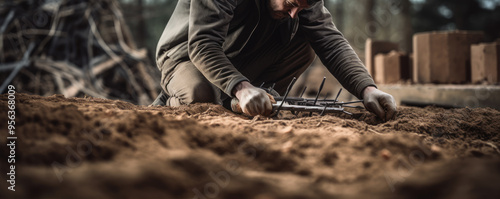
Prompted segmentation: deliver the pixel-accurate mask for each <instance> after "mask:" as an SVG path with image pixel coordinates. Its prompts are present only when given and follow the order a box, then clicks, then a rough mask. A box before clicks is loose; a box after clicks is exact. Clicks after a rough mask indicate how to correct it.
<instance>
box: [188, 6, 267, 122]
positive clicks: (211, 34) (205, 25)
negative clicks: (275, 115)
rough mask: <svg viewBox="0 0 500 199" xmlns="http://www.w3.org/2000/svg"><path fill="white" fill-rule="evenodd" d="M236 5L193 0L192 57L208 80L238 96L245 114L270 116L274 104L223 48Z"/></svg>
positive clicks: (190, 24) (190, 30)
mask: <svg viewBox="0 0 500 199" xmlns="http://www.w3.org/2000/svg"><path fill="white" fill-rule="evenodd" d="M235 7H236V1H235V0H191V7H190V16H189V33H188V34H189V38H188V52H189V58H190V59H191V61H192V62H193V64H194V65H195V66H196V67H197V68H198V70H200V72H201V73H202V74H203V75H204V76H205V78H207V80H208V81H210V82H211V83H212V84H214V85H215V86H217V87H219V88H220V89H221V90H222V91H224V92H225V93H226V94H227V95H229V96H231V97H237V98H238V100H239V101H240V106H241V108H242V110H243V112H244V113H246V114H249V115H252V116H253V115H258V114H261V115H269V114H270V113H271V110H272V106H271V101H270V99H269V97H268V96H267V94H266V92H265V91H264V90H262V89H259V88H256V87H254V86H252V85H251V84H250V83H249V81H248V79H247V78H246V77H245V76H243V75H242V74H241V73H240V72H239V71H238V70H237V69H236V68H235V67H234V66H233V65H232V63H231V62H230V61H229V59H228V58H227V57H226V55H225V54H224V50H223V48H222V44H223V43H224V41H225V38H226V36H227V31H228V28H229V23H230V22H231V20H232V18H233V15H234V13H233V11H234V9H235Z"/></svg>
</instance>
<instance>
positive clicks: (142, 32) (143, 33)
mask: <svg viewBox="0 0 500 199" xmlns="http://www.w3.org/2000/svg"><path fill="white" fill-rule="evenodd" d="M143 11H144V3H143V0H137V15H136V16H137V18H138V20H137V21H138V23H137V38H136V39H137V44H138V46H139V47H140V48H143V47H145V46H146V39H147V38H148V32H147V27H146V20H145V19H144V12H143Z"/></svg>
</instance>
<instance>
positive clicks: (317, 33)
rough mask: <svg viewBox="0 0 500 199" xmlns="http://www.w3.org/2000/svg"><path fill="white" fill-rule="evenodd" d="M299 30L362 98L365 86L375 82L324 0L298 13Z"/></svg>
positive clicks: (330, 68) (338, 76)
mask: <svg viewBox="0 0 500 199" xmlns="http://www.w3.org/2000/svg"><path fill="white" fill-rule="evenodd" d="M299 19H300V21H299V23H300V24H299V31H302V32H303V33H304V34H305V36H306V37H307V39H308V41H309V43H310V44H311V46H312V48H313V49H314V51H315V52H316V54H317V55H318V57H319V58H320V59H321V61H322V62H323V64H324V65H325V66H326V67H327V68H328V70H329V71H330V73H332V75H333V76H335V78H337V80H339V82H340V83H341V84H342V86H343V87H344V88H346V89H347V90H348V91H349V92H351V93H352V94H354V95H355V96H356V97H358V98H360V99H361V95H362V92H363V89H364V88H366V87H367V86H376V85H375V82H374V81H373V79H372V77H371V76H370V74H369V73H368V71H367V70H366V67H365V66H364V65H363V63H362V62H361V60H360V59H359V57H358V56H357V55H356V53H355V52H354V50H353V49H352V48H351V46H350V45H349V43H348V42H347V40H346V39H345V38H344V36H343V35H342V33H340V31H339V30H337V28H336V27H335V25H334V24H333V21H332V16H331V15H330V12H328V10H327V9H326V8H325V7H324V4H323V1H321V2H319V3H316V4H315V5H313V6H312V7H310V8H308V9H305V10H303V11H301V12H300V13H299Z"/></svg>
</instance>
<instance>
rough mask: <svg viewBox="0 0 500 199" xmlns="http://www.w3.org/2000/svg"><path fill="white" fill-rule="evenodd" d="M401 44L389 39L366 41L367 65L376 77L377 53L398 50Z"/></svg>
mask: <svg viewBox="0 0 500 199" xmlns="http://www.w3.org/2000/svg"><path fill="white" fill-rule="evenodd" d="M398 49H399V45H398V44H397V43H392V42H388V41H374V40H372V39H367V40H366V43H365V65H366V68H367V70H368V72H369V73H370V74H371V75H372V77H375V74H376V71H375V66H374V65H375V64H374V63H375V55H377V54H379V53H389V52H391V51H393V50H398Z"/></svg>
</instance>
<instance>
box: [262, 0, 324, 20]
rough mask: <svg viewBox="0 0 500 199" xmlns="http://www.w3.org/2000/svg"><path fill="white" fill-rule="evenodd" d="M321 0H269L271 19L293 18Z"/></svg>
mask: <svg viewBox="0 0 500 199" xmlns="http://www.w3.org/2000/svg"><path fill="white" fill-rule="evenodd" d="M319 1H321V0H269V11H270V12H271V17H272V18H273V19H284V18H287V17H291V18H295V17H296V16H297V14H298V13H299V12H300V11H301V10H302V9H305V8H309V7H310V6H312V5H313V4H315V3H317V2H319Z"/></svg>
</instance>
